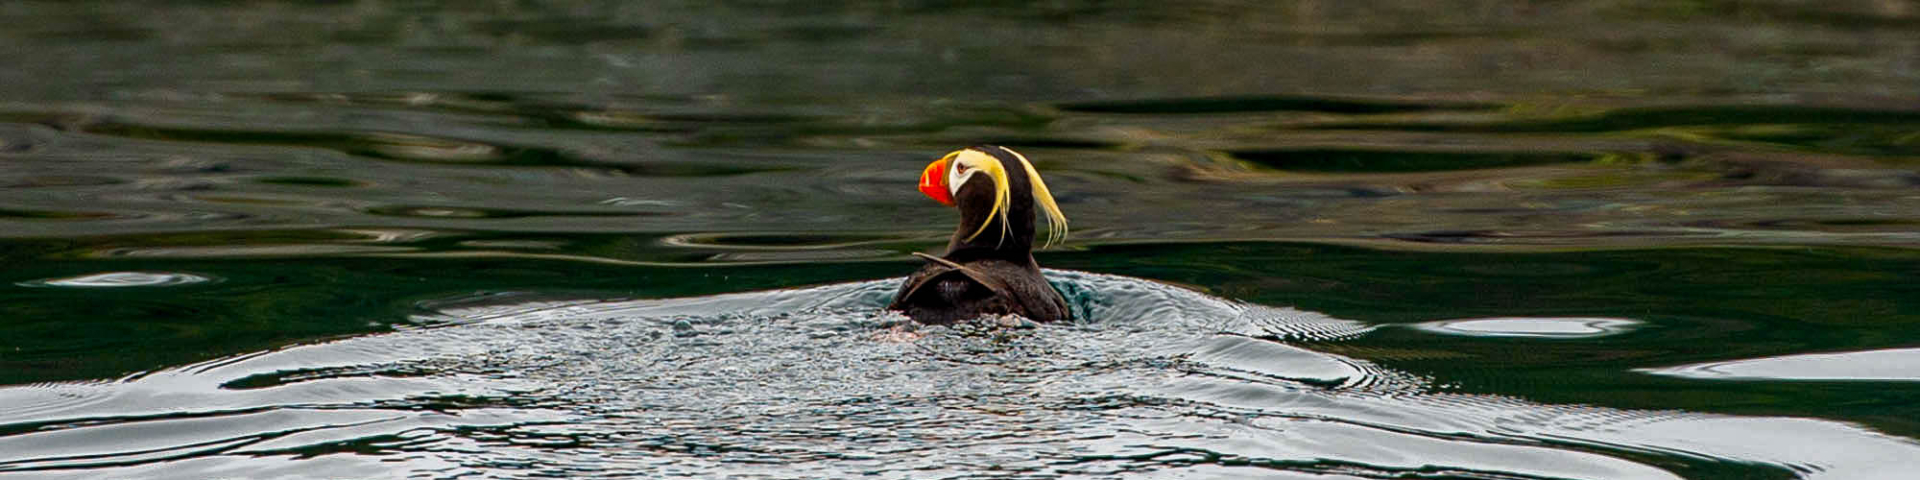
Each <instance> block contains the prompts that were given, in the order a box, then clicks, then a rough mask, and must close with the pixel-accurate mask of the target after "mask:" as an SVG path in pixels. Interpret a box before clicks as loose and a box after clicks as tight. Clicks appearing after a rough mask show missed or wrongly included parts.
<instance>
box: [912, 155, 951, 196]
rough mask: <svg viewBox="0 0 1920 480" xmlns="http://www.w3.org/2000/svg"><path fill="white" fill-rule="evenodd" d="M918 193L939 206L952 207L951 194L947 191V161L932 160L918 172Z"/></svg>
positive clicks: (943, 159)
mask: <svg viewBox="0 0 1920 480" xmlns="http://www.w3.org/2000/svg"><path fill="white" fill-rule="evenodd" d="M920 193H924V194H927V198H931V199H933V201H936V202H940V204H941V205H946V206H949V207H951V206H953V193H952V191H951V190H948V189H947V159H945V158H942V159H939V160H934V161H933V163H929V164H927V169H926V170H923V171H921V172H920Z"/></svg>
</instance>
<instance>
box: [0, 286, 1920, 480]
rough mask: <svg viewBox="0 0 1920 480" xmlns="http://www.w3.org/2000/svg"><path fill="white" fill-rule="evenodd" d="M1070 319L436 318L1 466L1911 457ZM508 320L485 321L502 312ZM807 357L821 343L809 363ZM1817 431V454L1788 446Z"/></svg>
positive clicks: (13, 426)
mask: <svg viewBox="0 0 1920 480" xmlns="http://www.w3.org/2000/svg"><path fill="white" fill-rule="evenodd" d="M1051 274H1052V275H1053V277H1054V279H1055V280H1056V281H1057V282H1058V283H1059V284H1060V285H1061V287H1062V289H1063V290H1066V291H1068V292H1071V295H1072V300H1071V302H1072V303H1073V304H1074V308H1075V309H1076V310H1077V312H1076V313H1083V314H1084V315H1085V316H1084V317H1081V318H1084V319H1085V320H1084V321H1083V322H1082V323H1078V324H1073V325H1061V326H1047V327H1042V328H1039V329H1012V330H1009V329H999V328H994V327H982V326H970V325H961V326H956V327H922V328H923V333H925V334H926V336H924V337H922V338H920V339H917V340H914V341H910V342H904V343H903V342H899V341H895V340H886V339H883V338H881V337H883V336H881V335H876V333H877V331H878V329H879V328H882V327H884V326H886V325H898V324H900V323H901V319H900V318H899V317H898V316H897V315H892V314H882V313H877V308H878V307H879V306H880V305H882V304H884V302H885V301H886V298H888V296H889V295H890V293H891V291H892V289H893V288H894V287H895V283H896V282H897V279H894V280H884V281H873V282H861V283H853V284H841V285H832V286H826V287H818V288H811V289H801V290H780V291H771V292H758V293H745V294H728V295H719V296H710V297H696V298H687V299H678V300H663V301H613V302H605V301H577V300H576V301H531V302H528V301H523V300H509V299H505V298H467V299H460V300H452V301H438V302H434V308H437V309H439V310H438V311H436V312H435V314H437V315H443V316H446V317H451V318H459V319H464V320H462V321H456V322H451V323H449V324H446V326H442V327H437V328H427V329H415V330H407V331H401V332H395V333H390V334H384V335H373V336H363V337H356V338H350V339H343V340H336V341H327V342H320V343H314V344H309V345H303V346H297V347H293V348H287V349H278V350H268V351H260V352H253V353H247V354H242V355H237V356H233V357H227V358H220V359H216V360H211V361H206V362H201V363H197V364H192V365H185V366H180V367H173V368H166V369H162V370H159V371H153V372H144V373H140V374H136V375H132V376H129V377H126V378H123V379H121V380H119V381H115V382H106V383H98V382H83V383H61V384H48V385H28V386H14V387H6V388H0V398H5V399H7V403H8V404H12V405H21V406H23V408H20V409H14V410H10V411H9V412H8V413H6V414H5V415H4V417H0V425H5V426H6V428H5V430H4V432H5V433H4V435H0V447H5V448H4V450H5V451H8V452H11V455H10V456H9V458H7V459H4V460H0V470H4V471H14V472H60V471H76V470H79V469H83V470H84V471H87V472H89V473H94V474H102V475H110V476H139V477H148V478H185V477H190V476H195V475H204V474H206V473H208V472H210V471H225V472H227V474H234V475H243V476H252V475H256V474H259V473H262V472H271V471H273V469H275V468H277V467H276V466H277V465H281V463H278V462H279V461H282V460H293V459H304V458H314V457H330V458H331V460H330V461H331V462H335V463H339V464H341V465H343V466H346V467H349V468H351V469H353V471H365V472H382V474H387V475H391V474H412V475H428V476H435V477H438V476H460V475H467V474H481V473H484V474H487V475H504V476H515V477H518V476H541V475H588V474H596V475H607V474H622V473H634V472H655V473H658V474H664V475H669V476H694V477H699V476H708V475H712V474H740V473H742V472H768V473H772V472H781V473H782V474H795V473H800V474H805V475H808V476H840V475H853V474H861V475H869V476H879V477H881V478H909V477H922V476H925V475H928V474H959V473H963V472H967V471H972V470H975V469H977V468H983V467H985V466H988V465H993V466H996V468H999V469H1001V470H1003V471H1011V472H1017V473H1020V474H1021V475H1023V476H1029V477H1036V478H1053V477H1062V476H1074V475H1104V474H1121V473H1135V474H1142V473H1144V474H1178V473H1180V472H1184V471H1185V470H1187V469H1190V468H1193V467H1196V466H1211V467H1216V468H1228V469H1229V471H1234V470H1240V469H1256V470H1254V471H1268V470H1271V471H1274V472H1292V473H1299V474H1341V475H1353V476H1361V477H1380V478H1390V477H1399V476H1405V475H1416V474H1418V475H1438V476H1442V477H1461V478H1479V477H1487V476H1495V477H1504V478H1680V473H1683V472H1684V473H1686V474H1688V475H1696V474H1702V475H1709V476H1751V475H1779V474H1783V473H1792V474H1795V475H1799V476H1805V477H1809V478H1866V477H1870V476H1874V475H1881V474H1885V473H1888V472H1894V471H1900V470H1901V469H1903V468H1905V462H1904V461H1902V460H1900V459H1904V458H1908V457H1911V456H1912V455H1915V454H1920V446H1916V445H1915V444H1913V443H1912V442H1909V441H1905V440H1901V439H1897V438H1893V437H1887V436H1884V435H1880V434H1877V433H1874V432H1871V431H1867V430H1863V429H1860V428H1858V427H1854V426H1850V425H1847V424H1843V423H1838V422H1827V421H1819V420H1807V419H1795V418H1780V417H1735V416H1722V415H1711V414H1694V413H1684V412H1672V411H1639V410H1615V409H1607V408H1597V407H1583V406H1560V405H1546V404H1538V403H1533V402H1528V401H1525V400H1520V399H1515V398H1510V397H1501V396H1487V395H1467V394H1455V393H1447V392H1443V391H1437V390H1436V387H1435V386H1434V385H1432V384H1431V381H1430V380H1429V379H1426V378H1423V377H1420V376H1418V375H1412V374H1409V373H1407V372H1401V371H1396V370H1393V369H1389V368H1383V367H1381V366H1379V365H1377V364H1375V363H1373V362H1369V361H1365V360H1360V359H1356V358H1351V357H1345V356H1341V355H1335V354H1328V353H1324V352H1319V351H1316V350H1314V349H1311V348H1304V347H1301V346H1295V345H1289V344H1287V343H1285V342H1309V344H1320V345H1329V344H1338V343H1340V342H1347V341H1353V340H1354V339H1357V338H1362V336H1364V335H1366V334H1367V332H1369V331H1371V330H1372V328H1371V327H1369V326H1367V325H1364V324H1360V323H1357V322H1352V321H1345V320H1339V319H1334V318H1330V317H1326V316H1324V315H1319V314H1315V313H1311V312H1304V311H1299V310H1293V309H1285V308H1269V307H1262V306H1257V305H1245V304H1239V303H1235V302H1230V301H1225V300H1221V299H1216V298H1211V297H1206V296H1203V295H1198V294H1195V293H1192V292H1188V291H1184V290H1181V289H1178V288H1174V287H1169V286H1166V285H1161V284H1156V283H1151V282H1145V281H1140V280H1136V279H1129V278H1124V277H1114V276H1104V275H1090V274H1081V273H1074V272H1059V271H1055V272H1051ZM503 300H505V301H506V303H499V302H502V301H503ZM823 352H831V354H830V355H825V356H823V355H822V354H823ZM1809 439H1815V440H1817V441H1818V442H1820V444H1821V445H1827V446H1829V447H1831V448H1821V449H1808V448H1804V446H1803V442H1805V441H1808V440H1809Z"/></svg>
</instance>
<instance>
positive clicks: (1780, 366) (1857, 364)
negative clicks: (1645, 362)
mask: <svg viewBox="0 0 1920 480" xmlns="http://www.w3.org/2000/svg"><path fill="white" fill-rule="evenodd" d="M1640 371H1642V372H1646V373H1651V374H1654V375H1671V376H1675V377H1682V378H1692V379H1701V380H1802V381H1808V380H1810V381H1820V380H1842V381H1845V380H1858V381H1906V382H1912V381H1920V349H1912V348H1905V349H1889V350H1872V351H1865V352H1841V353H1805V354H1799V355H1786V356H1779V357H1769V358H1755V359H1748V360H1731V361H1725V362H1713V363H1701V364H1694V365H1683V366H1678V367H1670V368H1649V369H1643V370H1640Z"/></svg>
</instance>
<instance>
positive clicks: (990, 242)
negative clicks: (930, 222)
mask: <svg viewBox="0 0 1920 480" xmlns="http://www.w3.org/2000/svg"><path fill="white" fill-rule="evenodd" d="M1010 203H1011V204H1010V205H1008V206H1007V208H1008V210H1007V219H1008V220H1011V221H1012V223H1011V224H1010V225H1008V226H1007V227H1006V228H1002V227H1001V221H1000V216H999V215H993V216H988V215H987V210H989V208H965V207H967V206H968V205H962V206H961V207H962V208H960V226H959V228H956V229H954V232H953V238H952V239H951V240H949V241H948V242H947V254H946V255H943V256H944V257H946V258H947V259H949V260H954V261H966V260H975V259H988V258H993V259H1001V260H1007V261H1012V262H1015V263H1028V262H1032V261H1033V230H1034V225H1033V203H1032V202H1031V201H1026V202H1022V201H1019V200H1015V201H1013V202H1010ZM981 222H986V224H987V227H986V229H985V230H981V229H980V224H981ZM974 232H980V234H979V235H974ZM968 237H973V238H971V239H969V238H968Z"/></svg>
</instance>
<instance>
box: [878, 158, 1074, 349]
mask: <svg viewBox="0 0 1920 480" xmlns="http://www.w3.org/2000/svg"><path fill="white" fill-rule="evenodd" d="M969 150H973V151H976V152H980V153H984V154H986V155H987V156H990V157H992V158H993V159H994V160H997V161H999V162H1000V164H1001V165H1002V166H1003V167H1004V172H1006V177H1007V187H1008V190H1009V196H1008V197H1009V198H1008V201H1007V204H1006V207H1005V208H1006V209H1007V212H1006V213H1007V214H1006V216H1005V218H1006V221H1007V222H1008V223H1007V225H1005V229H1004V230H1003V228H1002V225H1001V224H1000V223H1001V221H1002V220H1001V217H1000V216H998V215H994V214H992V213H991V210H992V207H993V204H994V199H995V196H996V195H997V192H996V191H995V189H994V181H993V179H992V178H991V177H990V176H989V175H973V176H972V177H971V178H968V179H967V180H966V183H964V184H962V185H960V187H959V188H957V189H955V190H954V192H953V204H954V206H955V207H957V208H958V209H959V210H960V225H959V227H958V228H956V229H955V230H954V233H953V238H952V240H951V241H949V242H948V243H947V252H946V253H945V254H943V255H941V256H939V257H932V256H926V257H925V258H927V259H928V261H927V264H926V265H925V266H922V267H921V268H920V270H919V271H916V272H914V273H913V274H912V275H909V276H907V281H906V283H904V284H902V285H901V286H900V290H899V292H898V293H896V294H895V295H894V298H893V302H892V304H890V305H888V306H887V308H888V309H891V310H899V311H901V312H904V313H905V314H906V315H907V316H908V317H909V318H912V319H913V320H914V321H917V322H921V323H929V324H946V323H953V322H958V321H963V320H969V319H973V318H977V317H980V316H982V315H995V314H998V315H1006V314H1012V315H1019V316H1022V317H1026V318H1028V319H1032V320H1034V321H1040V322H1051V321H1059V320H1068V319H1070V318H1071V313H1070V312H1069V311H1068V310H1067V302H1066V299H1065V298H1063V297H1061V295H1060V292H1059V291H1057V290H1054V288H1053V285H1052V284H1049V283H1047V279H1046V277H1044V276H1042V275H1041V273H1040V264H1039V263H1036V262H1034V260H1033V241H1034V226H1035V218H1034V214H1035V206H1034V197H1033V186H1032V182H1030V181H1029V179H1028V175H1027V171H1028V170H1027V167H1026V166H1025V165H1024V164H1023V163H1022V162H1023V160H1022V159H1020V158H1019V157H1018V156H1016V155H1015V154H1014V153H1013V152H1012V151H1011V150H1007V149H1005V148H1002V147H995V146H978V147H972V148H970V149H969ZM981 222H987V225H986V228H985V230H981ZM975 232H981V233H979V234H978V235H976V234H975ZM1003 234H1004V235H1003ZM969 237H971V238H969Z"/></svg>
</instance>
